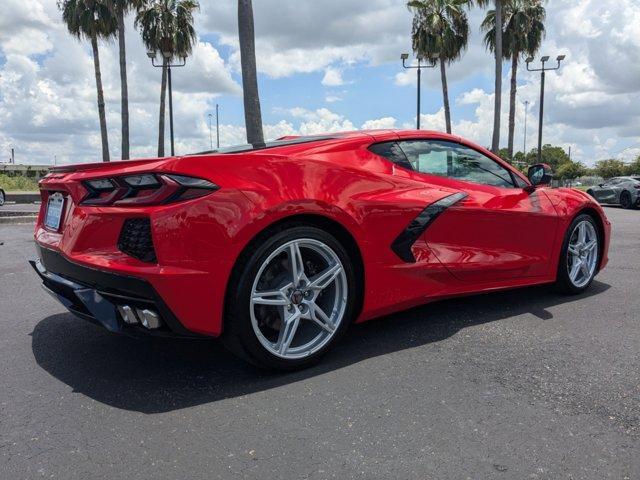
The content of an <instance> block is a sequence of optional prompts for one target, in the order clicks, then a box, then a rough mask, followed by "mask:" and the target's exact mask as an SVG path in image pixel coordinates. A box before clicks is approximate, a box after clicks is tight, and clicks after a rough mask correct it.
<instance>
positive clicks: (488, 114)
mask: <svg viewBox="0 0 640 480" xmlns="http://www.w3.org/2000/svg"><path fill="white" fill-rule="evenodd" d="M5 3H6V6H5V10H4V12H3V16H2V18H1V19H0V158H6V157H7V156H8V152H9V151H10V149H11V148H12V147H13V148H15V149H16V153H17V155H18V159H19V161H22V162H25V163H52V162H53V158H54V157H55V158H56V161H58V162H60V163H70V162H84V161H93V160H96V159H97V158H99V157H100V137H99V129H98V121H97V120H98V119H97V108H96V93H95V81H94V76H93V63H92V57H91V52H90V49H89V46H88V44H87V43H86V42H84V43H81V42H78V41H77V40H76V39H73V38H72V37H70V36H69V35H68V33H67V32H66V29H65V28H64V25H62V23H61V21H60V13H59V11H58V10H57V8H56V6H55V2H52V1H47V0H7V1H6V2H5ZM201 3H202V8H201V11H200V13H199V14H197V16H196V29H197V32H198V34H199V41H198V43H197V45H196V46H195V49H194V52H193V55H192V56H191V57H190V58H189V61H188V63H187V66H186V67H185V68H182V69H176V70H175V71H174V90H175V92H174V95H175V96H174V101H175V105H176V111H175V119H176V122H175V123H176V138H177V150H178V152H179V153H187V152H190V151H196V150H202V149H203V148H206V147H207V146H208V142H209V129H208V118H207V114H208V113H209V112H213V111H214V108H215V104H216V103H219V104H220V108H221V140H222V143H223V144H225V145H229V144H234V143H242V142H243V141H244V127H243V124H244V116H243V110H242V95H241V93H242V92H241V78H240V73H239V70H240V68H239V54H238V48H237V25H236V22H237V16H236V14H237V12H236V5H237V4H236V2H235V1H234V0H218V1H215V2H209V1H207V2H205V1H202V2H201ZM546 7H547V14H548V15H547V16H548V20H547V22H546V27H547V36H546V39H545V41H544V43H543V46H542V49H541V52H540V53H541V54H547V55H551V56H552V57H555V55H557V54H559V53H564V54H566V55H567V60H566V61H565V62H564V64H563V68H562V70H561V71H560V72H558V73H557V74H555V73H554V74H550V75H549V76H548V78H547V95H546V104H545V130H544V135H545V143H546V142H549V143H554V144H557V145H561V146H563V147H565V148H568V147H569V146H571V147H572V152H573V154H574V157H575V158H577V159H579V160H581V161H583V162H585V163H586V164H589V165H590V164H593V163H594V162H595V161H596V160H598V159H601V158H607V157H620V158H622V159H624V160H628V159H630V158H632V157H633V156H635V155H637V154H640V63H638V61H637V52H638V51H640V6H639V5H638V3H637V0H618V1H614V0H598V1H596V0H554V1H553V2H547V4H546ZM254 10H255V21H256V45H257V63H258V70H259V85H260V93H261V100H262V111H263V121H264V124H265V132H266V135H267V136H268V137H269V136H270V137H276V136H280V135H285V134H296V133H303V134H304V133H322V132H325V131H334V130H342V129H357V128H361V127H363V126H373V127H395V128H407V127H410V128H411V127H413V126H414V125H415V102H416V86H415V71H410V72H405V71H403V69H402V66H401V62H400V58H399V57H400V53H402V52H408V51H409V50H410V39H409V34H410V29H411V14H410V12H409V11H408V10H407V9H406V7H405V4H404V2H403V1H400V0H370V1H369V2H367V4H366V5H363V4H362V2H360V1H356V0H325V1H324V2H315V1H314V2H312V1H299V0H259V1H255V2H254ZM484 14H485V12H484V11H483V10H480V9H477V8H474V9H472V10H470V11H469V22H470V27H471V38H470V41H469V46H468V49H467V51H466V53H465V54H464V56H463V57H462V59H461V60H460V61H458V62H455V63H454V64H452V65H451V66H450V67H449V70H448V79H449V94H450V103H451V107H452V119H453V131H454V133H456V134H459V135H461V136H464V137H467V138H470V139H472V140H474V141H476V142H478V143H480V144H483V145H487V144H488V143H489V142H490V138H491V128H492V116H493V82H494V79H493V62H492V58H491V55H490V54H489V53H487V52H486V50H485V48H484V46H483V45H482V41H481V40H482V39H481V34H480V32H479V24H480V22H481V20H482V18H483V16H484ZM127 26H128V30H127V39H126V40H127V47H128V70H129V79H130V92H131V105H130V108H131V122H132V123H131V125H132V139H131V140H132V151H133V154H134V155H135V156H152V155H154V152H155V145H156V144H157V115H158V113H157V110H158V98H159V80H160V72H159V70H157V69H153V68H152V67H151V66H150V65H149V60H148V58H147V57H146V55H145V51H144V48H143V47H142V45H141V42H140V38H139V34H138V32H136V31H135V30H134V29H133V22H132V19H131V18H129V19H128V20H127ZM100 55H101V62H102V74H103V79H104V84H105V94H106V98H107V122H108V127H109V140H110V150H111V153H112V157H113V158H118V155H119V151H120V146H119V144H120V124H119V122H120V115H119V108H120V106H119V87H120V85H119V73H118V64H117V48H116V44H115V42H113V41H112V42H108V43H103V44H102V45H101V46H100ZM509 70H510V69H509V63H508V62H505V64H504V77H503V126H504V128H503V129H502V135H501V137H502V141H501V143H502V145H506V142H507V130H506V124H507V114H508V108H507V106H508V89H509ZM620 72H624V75H621V74H620ZM422 93H423V95H422V99H423V101H422V113H423V117H422V124H423V128H430V129H437V130H442V129H443V128H444V115H443V110H442V92H441V86H440V75H439V71H438V69H432V70H431V69H430V70H425V71H423V90H422ZM538 95H539V76H538V75H534V74H530V73H528V72H526V69H525V68H524V66H521V67H520V68H519V70H518V102H517V109H516V135H515V138H516V141H515V143H516V147H519V146H521V144H522V138H523V124H524V116H525V113H524V108H523V104H522V102H524V101H525V100H528V101H529V102H530V103H531V105H530V110H529V112H528V116H527V122H528V125H529V132H528V145H529V147H531V146H533V145H534V143H535V139H536V134H537V112H538ZM620 152H622V153H620Z"/></svg>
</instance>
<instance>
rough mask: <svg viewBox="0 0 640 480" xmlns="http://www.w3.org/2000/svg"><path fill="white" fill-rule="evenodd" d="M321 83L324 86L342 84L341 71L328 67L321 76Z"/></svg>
mask: <svg viewBox="0 0 640 480" xmlns="http://www.w3.org/2000/svg"><path fill="white" fill-rule="evenodd" d="M322 85H324V86H325V87H339V86H340V85H344V80H343V79H342V72H341V71H340V70H338V69H337V68H332V67H329V68H327V69H326V70H325V71H324V77H323V78H322Z"/></svg>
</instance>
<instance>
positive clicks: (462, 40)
mask: <svg viewBox="0 0 640 480" xmlns="http://www.w3.org/2000/svg"><path fill="white" fill-rule="evenodd" d="M468 4H469V0H411V1H409V2H408V3H407V6H408V7H409V9H411V10H413V12H414V17H413V29H412V32H411V39H412V44H413V51H414V52H415V54H416V55H417V56H418V58H420V59H425V60H426V61H427V62H429V63H430V64H431V65H436V63H439V64H440V78H441V81H442V97H443V102H444V116H445V122H446V128H447V133H451V111H450V108H449V89H448V86H447V73H446V64H450V63H451V62H453V61H454V60H457V59H458V58H460V56H461V55H462V52H464V50H465V48H466V47H467V42H468V40H469V23H468V21H467V14H466V13H465V11H464V7H466V6H467V5H468Z"/></svg>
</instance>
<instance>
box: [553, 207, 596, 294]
mask: <svg viewBox="0 0 640 480" xmlns="http://www.w3.org/2000/svg"><path fill="white" fill-rule="evenodd" d="M600 242H601V239H600V234H599V230H598V226H597V225H596V222H595V220H594V219H593V217H592V216H591V215H587V214H582V215H578V216H577V217H576V218H575V219H574V220H573V222H571V225H569V228H568V229H567V233H566V235H565V238H564V242H563V244H562V252H561V254H560V264H559V265H558V276H557V280H556V286H557V287H558V289H559V290H560V291H562V292H564V293H572V294H576V293H581V292H583V291H584V290H586V289H587V288H588V287H589V285H590V284H591V282H592V281H593V278H594V277H595V275H596V273H597V271H598V265H599V264H600Z"/></svg>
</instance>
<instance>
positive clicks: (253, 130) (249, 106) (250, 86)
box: [238, 0, 264, 145]
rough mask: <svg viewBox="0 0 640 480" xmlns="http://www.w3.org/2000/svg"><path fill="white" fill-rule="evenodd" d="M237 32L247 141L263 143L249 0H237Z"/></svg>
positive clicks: (251, 7)
mask: <svg viewBox="0 0 640 480" xmlns="http://www.w3.org/2000/svg"><path fill="white" fill-rule="evenodd" d="M238 34H239V40H240V63H241V64H242V89H243V95H244V121H245V126H246V129H247V142H248V143H250V144H252V145H256V144H263V143H264V136H263V134H262V113H261V111H260V96H259V94H258V75H257V71H256V47H255V33H254V28H253V6H252V4H251V0H238Z"/></svg>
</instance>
